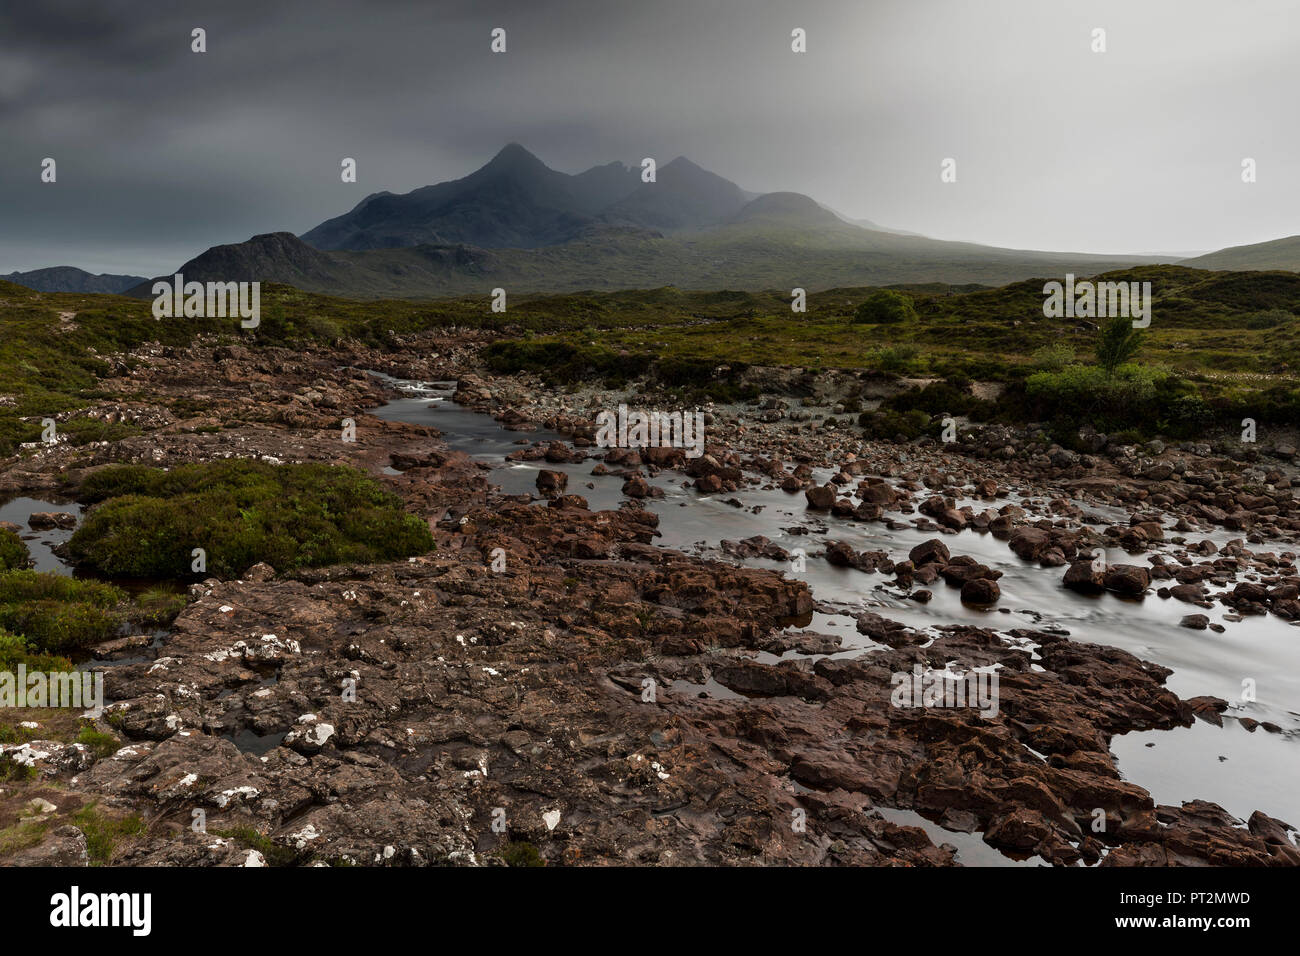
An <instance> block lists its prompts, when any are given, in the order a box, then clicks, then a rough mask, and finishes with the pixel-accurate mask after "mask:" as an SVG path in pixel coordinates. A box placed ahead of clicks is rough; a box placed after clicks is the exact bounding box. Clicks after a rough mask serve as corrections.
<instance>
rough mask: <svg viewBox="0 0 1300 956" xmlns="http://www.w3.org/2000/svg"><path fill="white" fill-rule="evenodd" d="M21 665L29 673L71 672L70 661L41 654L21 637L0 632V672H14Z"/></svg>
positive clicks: (54, 655)
mask: <svg viewBox="0 0 1300 956" xmlns="http://www.w3.org/2000/svg"><path fill="white" fill-rule="evenodd" d="M19 664H23V665H25V666H26V667H27V670H28V671H29V672H31V671H42V672H44V673H46V674H56V673H59V672H62V671H70V670H73V666H72V661H70V660H68V659H67V658H66V657H61V656H59V655H57V654H43V653H41V652H40V651H38V650H36V649H35V648H33V647H32V646H31V645H30V644H28V643H27V640H26V639H25V638H23V637H19V636H18V635H17V634H10V633H9V632H8V631H5V630H0V671H9V672H11V673H12V672H14V671H16V670H17V669H18V665H19Z"/></svg>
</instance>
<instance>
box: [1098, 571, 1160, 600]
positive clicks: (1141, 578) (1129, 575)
mask: <svg viewBox="0 0 1300 956" xmlns="http://www.w3.org/2000/svg"><path fill="white" fill-rule="evenodd" d="M1104 583H1105V586H1106V590H1107V591H1114V592H1115V593H1116V594H1123V595H1126V596H1131V597H1138V596H1140V595H1142V594H1144V593H1145V592H1146V589H1147V588H1149V587H1150V586H1151V572H1150V571H1148V570H1147V569H1146V568H1141V567H1138V566H1137V565H1135V564H1112V565H1111V566H1110V567H1108V568H1107V569H1106V576H1105V578H1104Z"/></svg>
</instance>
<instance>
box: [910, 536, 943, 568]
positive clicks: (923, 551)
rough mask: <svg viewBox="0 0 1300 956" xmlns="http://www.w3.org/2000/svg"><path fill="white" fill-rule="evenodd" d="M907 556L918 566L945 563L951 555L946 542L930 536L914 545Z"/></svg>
mask: <svg viewBox="0 0 1300 956" xmlns="http://www.w3.org/2000/svg"><path fill="white" fill-rule="evenodd" d="M907 557H908V560H910V561H911V562H912V564H914V565H916V566H917V567H920V566H921V565H923V564H947V563H948V562H949V560H951V558H952V555H951V553H950V552H949V551H948V546H947V545H946V544H944V543H943V542H942V541H940V540H939V539H938V538H931V539H930V540H929V541H923V542H921V543H920V544H918V545H917V546H916V547H914V548H913V549H912V550H911V551H909V552H908V554H907Z"/></svg>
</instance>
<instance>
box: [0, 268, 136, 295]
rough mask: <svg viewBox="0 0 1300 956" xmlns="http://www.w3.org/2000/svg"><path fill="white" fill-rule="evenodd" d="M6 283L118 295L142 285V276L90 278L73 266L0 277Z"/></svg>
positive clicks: (52, 290)
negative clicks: (139, 284)
mask: <svg viewBox="0 0 1300 956" xmlns="http://www.w3.org/2000/svg"><path fill="white" fill-rule="evenodd" d="M0 279H3V280H5V281H6V282H16V283H18V285H22V286H26V287H27V288H29V289H35V290H36V291H37V292H107V293H109V294H118V293H122V292H125V291H126V290H127V289H130V288H131V287H132V286H134V285H136V284H138V283H140V282H143V281H144V277H143V276H120V275H111V274H109V273H104V274H102V275H93V274H91V273H89V272H87V271H86V270H85V269H78V268H76V267H75V266H51V267H50V268H48V269H33V270H32V271H31V272H11V273H9V274H8V275H0Z"/></svg>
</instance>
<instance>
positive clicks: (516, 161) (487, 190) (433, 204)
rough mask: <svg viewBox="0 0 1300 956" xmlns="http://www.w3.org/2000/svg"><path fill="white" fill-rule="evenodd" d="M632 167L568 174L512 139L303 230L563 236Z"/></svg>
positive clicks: (393, 242)
mask: <svg viewBox="0 0 1300 956" xmlns="http://www.w3.org/2000/svg"><path fill="white" fill-rule="evenodd" d="M639 182H640V177H639V175H638V174H636V173H635V172H633V171H632V170H630V169H628V168H627V167H626V166H623V165H622V164H621V163H611V164H609V165H607V166H597V167H595V168H593V169H589V170H587V171H586V172H585V173H579V174H578V175H576V176H570V175H568V174H566V173H561V172H556V171H555V170H553V169H551V168H550V167H548V166H547V165H546V164H545V163H543V162H542V161H541V160H540V159H538V158H537V157H536V156H534V155H533V154H532V153H530V152H528V150H526V149H524V148H523V147H522V146H520V145H519V144H517V143H511V144H510V145H508V146H506V147H505V148H504V149H502V150H501V152H499V153H497V154H496V156H494V157H493V158H492V160H491V162H489V163H488V164H487V165H486V166H484V167H482V168H481V169H479V170H477V171H476V172H473V173H471V174H470V175H468V176H466V177H464V178H463V179H457V180H453V181H451V182H445V183H439V184H438V185H436V186H424V187H422V188H420V189H416V190H413V191H412V192H409V193H405V194H403V195H400V196H399V195H395V194H393V193H387V192H384V193H375V194H373V195H371V196H367V197H366V198H365V199H363V200H362V201H361V202H360V203H358V204H357V205H356V207H355V208H353V209H352V210H351V211H350V212H347V213H344V214H343V215H342V216H338V217H336V218H334V219H330V220H328V221H326V222H323V223H321V224H320V225H319V226H317V227H316V228H315V229H312V230H310V231H309V232H306V233H303V236H302V239H303V241H304V242H306V243H307V244H308V245H312V246H315V247H316V248H318V249H325V250H338V249H351V250H361V249H395V248H402V247H407V246H416V245H421V244H426V243H428V244H458V243H466V244H470V245H476V246H487V247H493V248H518V249H532V248H536V247H538V246H547V245H555V244H557V243H561V242H566V241H568V240H569V239H572V238H574V237H575V236H577V235H579V234H580V233H581V232H583V230H584V229H587V228H589V227H590V226H591V225H592V224H593V223H594V222H595V215H596V213H597V212H599V211H600V210H601V209H603V208H606V207H608V206H610V205H611V204H614V203H616V202H617V201H618V200H619V199H621V198H623V197H624V196H627V195H628V194H630V193H631V192H632V191H633V190H634V189H635V188H636V186H637V185H638V184H639Z"/></svg>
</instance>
